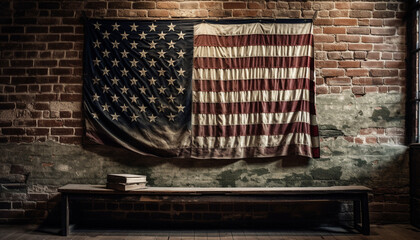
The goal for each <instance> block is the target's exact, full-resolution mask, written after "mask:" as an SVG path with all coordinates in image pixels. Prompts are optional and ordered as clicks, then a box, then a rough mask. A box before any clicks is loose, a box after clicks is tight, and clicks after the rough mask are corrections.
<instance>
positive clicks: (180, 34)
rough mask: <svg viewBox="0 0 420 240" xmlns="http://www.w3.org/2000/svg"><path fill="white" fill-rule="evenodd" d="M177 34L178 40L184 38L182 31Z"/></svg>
mask: <svg viewBox="0 0 420 240" xmlns="http://www.w3.org/2000/svg"><path fill="white" fill-rule="evenodd" d="M177 34H178V40H179V39H181V38H182V39H184V36H185V33H182V31H181V32H180V33H177Z"/></svg>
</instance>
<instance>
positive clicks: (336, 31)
mask: <svg viewBox="0 0 420 240" xmlns="http://www.w3.org/2000/svg"><path fill="white" fill-rule="evenodd" d="M323 33H324V34H345V33H346V28H344V27H324V28H323Z"/></svg>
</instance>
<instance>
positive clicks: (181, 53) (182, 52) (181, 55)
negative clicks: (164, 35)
mask: <svg viewBox="0 0 420 240" xmlns="http://www.w3.org/2000/svg"><path fill="white" fill-rule="evenodd" d="M177 54H178V58H183V57H184V54H185V52H184V51H182V49H181V50H179V52H177Z"/></svg>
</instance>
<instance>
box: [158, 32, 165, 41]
mask: <svg viewBox="0 0 420 240" xmlns="http://www.w3.org/2000/svg"><path fill="white" fill-rule="evenodd" d="M165 35H166V33H163V31H162V32H160V33H159V34H158V36H159V40H160V39H163V40H165Z"/></svg>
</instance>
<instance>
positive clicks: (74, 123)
mask: <svg viewBox="0 0 420 240" xmlns="http://www.w3.org/2000/svg"><path fill="white" fill-rule="evenodd" d="M64 126H66V127H83V124H82V121H80V120H74V119H73V120H67V119H66V120H65V121H64Z"/></svg>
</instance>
